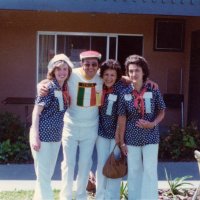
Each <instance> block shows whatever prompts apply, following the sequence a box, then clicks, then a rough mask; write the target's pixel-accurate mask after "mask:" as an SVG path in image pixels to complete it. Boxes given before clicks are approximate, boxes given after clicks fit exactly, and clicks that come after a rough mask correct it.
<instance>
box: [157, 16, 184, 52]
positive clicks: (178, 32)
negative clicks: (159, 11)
mask: <svg viewBox="0 0 200 200" xmlns="http://www.w3.org/2000/svg"><path fill="white" fill-rule="evenodd" d="M184 36H185V20H182V19H167V18H163V19H161V18H156V19H155V23H154V50H155V51H176V52H177V51H183V50H184Z"/></svg>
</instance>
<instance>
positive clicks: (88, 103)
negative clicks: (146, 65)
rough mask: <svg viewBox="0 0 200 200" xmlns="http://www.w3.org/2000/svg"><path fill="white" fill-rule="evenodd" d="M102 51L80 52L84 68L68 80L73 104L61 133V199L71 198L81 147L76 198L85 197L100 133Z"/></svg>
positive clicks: (77, 199)
mask: <svg viewBox="0 0 200 200" xmlns="http://www.w3.org/2000/svg"><path fill="white" fill-rule="evenodd" d="M100 59H101V54H100V53H99V52H96V51H85V52H82V53H81V54H80V60H81V65H82V66H81V67H80V68H76V69H73V71H72V74H71V76H70V79H69V80H68V88H69V94H70V97H71V104H70V107H69V108H68V110H67V112H66V113H65V117H64V128H63V135H62V145H63V156H64V159H63V161H62V165H61V169H62V186H61V192H60V200H72V192H73V191H72V188H73V180H74V169H75V164H76V153H77V148H78V146H79V160H78V174H77V191H76V200H86V199H87V193H86V186H87V182H88V176H89V172H90V169H91V165H92V153H93V149H94V145H95V142H96V138H97V132H98V122H99V115H98V106H99V105H100V102H101V92H102V80H101V78H100V77H99V75H97V71H98V68H99V60H100Z"/></svg>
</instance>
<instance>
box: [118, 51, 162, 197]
mask: <svg viewBox="0 0 200 200" xmlns="http://www.w3.org/2000/svg"><path fill="white" fill-rule="evenodd" d="M125 67H126V72H127V75H128V76H129V78H130V79H131V81H132V87H131V88H129V91H128V92H126V94H124V95H121V96H120V99H119V110H118V114H119V120H118V126H119V127H118V131H119V134H120V144H121V148H122V151H123V153H124V154H125V155H127V160H128V179H127V181H128V199H129V200H157V199H158V178H157V163H158V143H159V130H158V124H159V123H160V122H161V121H162V119H163V118H164V115H165V103H164V101H163V98H162V96H161V93H160V91H159V90H153V89H151V87H149V86H148V85H147V86H146V85H144V82H145V81H146V80H147V78H148V76H149V67H148V64H147V62H146V60H145V59H144V58H143V57H141V56H138V55H131V56H129V57H128V58H127V59H126V62H125Z"/></svg>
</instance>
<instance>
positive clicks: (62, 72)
mask: <svg viewBox="0 0 200 200" xmlns="http://www.w3.org/2000/svg"><path fill="white" fill-rule="evenodd" d="M54 75H55V78H56V80H57V81H58V83H59V84H60V85H62V84H63V83H64V81H65V80H66V79H67V77H68V75H69V70H68V65H67V64H66V63H64V64H62V65H60V66H57V67H56V68H55V71H54Z"/></svg>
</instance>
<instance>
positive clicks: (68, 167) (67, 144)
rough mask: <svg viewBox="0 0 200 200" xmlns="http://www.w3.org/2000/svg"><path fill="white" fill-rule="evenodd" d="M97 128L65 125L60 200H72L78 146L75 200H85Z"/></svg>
mask: <svg viewBox="0 0 200 200" xmlns="http://www.w3.org/2000/svg"><path fill="white" fill-rule="evenodd" d="M97 131H98V126H92V127H78V126H75V125H71V124H70V125H69V124H65V125H64V129H63V138H62V146H63V156H64V159H63V161H62V164H61V171H62V184H61V192H60V200H71V199H72V192H73V191H72V188H73V180H74V169H75V164H76V152H77V148H78V146H79V160H78V174H77V191H76V200H85V199H87V193H86V187H87V183H88V177H89V172H90V169H91V166H92V153H93V150H94V145H95V141H96V138H97Z"/></svg>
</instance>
